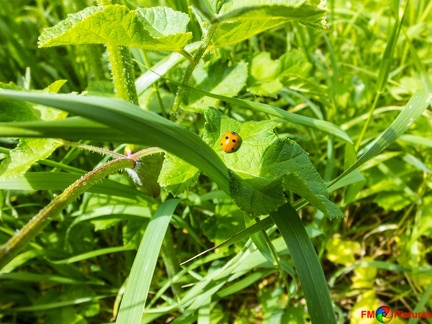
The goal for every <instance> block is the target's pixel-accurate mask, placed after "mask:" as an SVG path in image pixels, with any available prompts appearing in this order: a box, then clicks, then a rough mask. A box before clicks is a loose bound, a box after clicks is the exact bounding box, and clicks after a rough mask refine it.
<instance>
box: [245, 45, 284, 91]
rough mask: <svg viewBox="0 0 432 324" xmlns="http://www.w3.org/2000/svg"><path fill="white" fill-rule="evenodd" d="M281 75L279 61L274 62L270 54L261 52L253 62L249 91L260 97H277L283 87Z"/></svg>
mask: <svg viewBox="0 0 432 324" xmlns="http://www.w3.org/2000/svg"><path fill="white" fill-rule="evenodd" d="M279 74H280V64H279V60H272V59H271V57H270V53H268V52H259V53H258V54H257V55H255V56H254V57H253V58H252V61H251V65H250V77H249V79H248V90H249V91H250V92H252V93H253V94H256V95H258V96H273V97H274V96H276V95H277V93H278V92H279V91H280V90H282V87H283V85H282V83H281V82H280V81H279Z"/></svg>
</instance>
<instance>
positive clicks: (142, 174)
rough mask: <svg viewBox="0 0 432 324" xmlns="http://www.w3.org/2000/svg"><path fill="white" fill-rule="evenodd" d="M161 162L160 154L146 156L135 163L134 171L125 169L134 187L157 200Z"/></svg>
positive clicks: (161, 156)
mask: <svg viewBox="0 0 432 324" xmlns="http://www.w3.org/2000/svg"><path fill="white" fill-rule="evenodd" d="M163 160H164V158H163V155H162V154H152V155H147V156H144V157H142V158H141V159H139V161H137V162H136V163H135V168H134V169H126V172H127V173H128V174H129V176H130V177H131V178H132V180H133V181H134V183H135V185H136V187H137V188H138V189H139V190H140V191H142V192H144V193H146V194H147V195H149V196H151V197H153V198H157V197H158V196H159V193H160V187H159V184H158V176H159V173H160V171H161V168H162V163H163Z"/></svg>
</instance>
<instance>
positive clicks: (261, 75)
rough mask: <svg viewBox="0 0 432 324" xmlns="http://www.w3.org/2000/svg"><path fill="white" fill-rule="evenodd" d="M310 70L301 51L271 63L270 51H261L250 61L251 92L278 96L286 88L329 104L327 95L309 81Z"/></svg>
mask: <svg viewBox="0 0 432 324" xmlns="http://www.w3.org/2000/svg"><path fill="white" fill-rule="evenodd" d="M311 69H312V65H311V63H310V62H309V61H308V59H307V58H306V56H305V54H304V53H303V52H301V51H299V50H291V51H289V52H287V53H285V54H283V55H282V56H281V57H280V58H279V59H277V60H272V59H271V57H270V53H268V52H259V53H258V54H257V55H255V56H254V57H253V58H252V60H251V64H250V76H249V79H248V90H249V91H250V92H252V93H254V94H256V95H259V96H271V97H276V95H277V94H278V93H279V92H280V91H281V90H282V89H283V87H285V88H289V89H290V91H296V92H302V93H304V94H305V95H307V97H309V98H314V99H316V100H318V101H320V102H326V101H328V98H327V95H326V93H325V92H324V91H322V89H321V88H320V86H317V85H316V84H315V83H314V82H313V81H312V80H309V79H308V75H309V72H310V70H311ZM303 100H305V101H307V99H306V98H305V99H303ZM319 117H320V118H321V119H322V117H321V116H319Z"/></svg>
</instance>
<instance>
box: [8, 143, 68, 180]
mask: <svg viewBox="0 0 432 324" xmlns="http://www.w3.org/2000/svg"><path fill="white" fill-rule="evenodd" d="M60 145H61V142H60V141H58V140H53V139H43V138H41V139H39V138H28V139H21V140H20V142H19V144H18V146H17V147H16V148H14V149H13V150H11V151H10V154H9V156H8V157H7V158H6V159H4V160H3V161H2V162H1V164H0V180H5V179H9V178H15V177H18V176H20V175H23V174H24V173H26V171H27V170H28V169H30V167H31V166H32V165H33V164H34V163H35V162H37V161H39V160H43V159H45V158H47V157H48V156H50V155H51V153H52V152H53V151H54V150H55V149H56V148H57V147H59V146H60Z"/></svg>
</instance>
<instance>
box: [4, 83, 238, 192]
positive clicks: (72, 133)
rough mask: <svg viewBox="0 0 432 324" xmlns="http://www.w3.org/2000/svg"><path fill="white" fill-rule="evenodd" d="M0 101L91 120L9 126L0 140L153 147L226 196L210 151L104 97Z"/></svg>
mask: <svg viewBox="0 0 432 324" xmlns="http://www.w3.org/2000/svg"><path fill="white" fill-rule="evenodd" d="M0 97H5V98H14V99H17V100H31V101H33V102H39V103H42V104H46V105H50V106H54V107H57V108H60V109H63V110H65V111H69V112H72V113H74V114H77V115H81V116H84V117H86V118H88V119H91V120H93V121H89V120H86V119H82V118H79V119H78V118H75V117H74V118H67V119H65V120H60V121H55V122H54V121H50V122H31V123H30V122H27V123H25V125H24V124H23V123H21V124H20V125H17V124H16V123H9V124H8V125H7V127H6V126H5V127H1V128H0V136H17V137H60V136H61V137H63V138H67V139H70V138H72V139H79V138H81V139H98V140H102V141H118V142H128V143H131V144H141V145H147V146H157V147H160V148H162V149H164V150H166V151H168V152H171V153H173V154H175V155H176V156H178V157H180V158H182V159H183V160H185V161H187V162H189V163H191V164H193V165H195V166H196V167H197V168H199V169H200V170H202V171H203V172H205V173H206V174H207V175H208V176H209V177H210V178H211V179H212V180H213V181H214V182H216V183H217V184H218V185H219V186H220V189H222V190H223V191H225V192H229V180H228V179H229V174H228V170H227V169H226V166H225V165H224V164H223V163H222V161H221V160H220V158H219V156H218V155H217V154H216V153H215V152H214V150H212V149H211V148H210V147H209V146H208V145H206V144H205V143H204V142H203V141H202V140H201V139H200V138H199V137H198V136H197V135H196V134H193V133H192V132H190V131H189V130H187V129H186V128H184V127H182V126H180V125H177V124H176V123H173V122H171V121H168V120H166V119H165V118H163V117H161V116H159V115H156V114H154V113H152V112H149V111H146V110H143V109H140V108H139V107H137V106H135V105H133V104H131V103H128V102H126V101H123V100H118V99H111V98H104V97H92V96H87V97H82V96H75V95H52V94H40V93H32V92H20V91H12V90H1V89H0ZM94 121H96V122H94ZM101 124H102V125H101ZM65 126H66V127H65ZM107 126H108V127H107ZM78 130H79V132H78Z"/></svg>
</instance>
